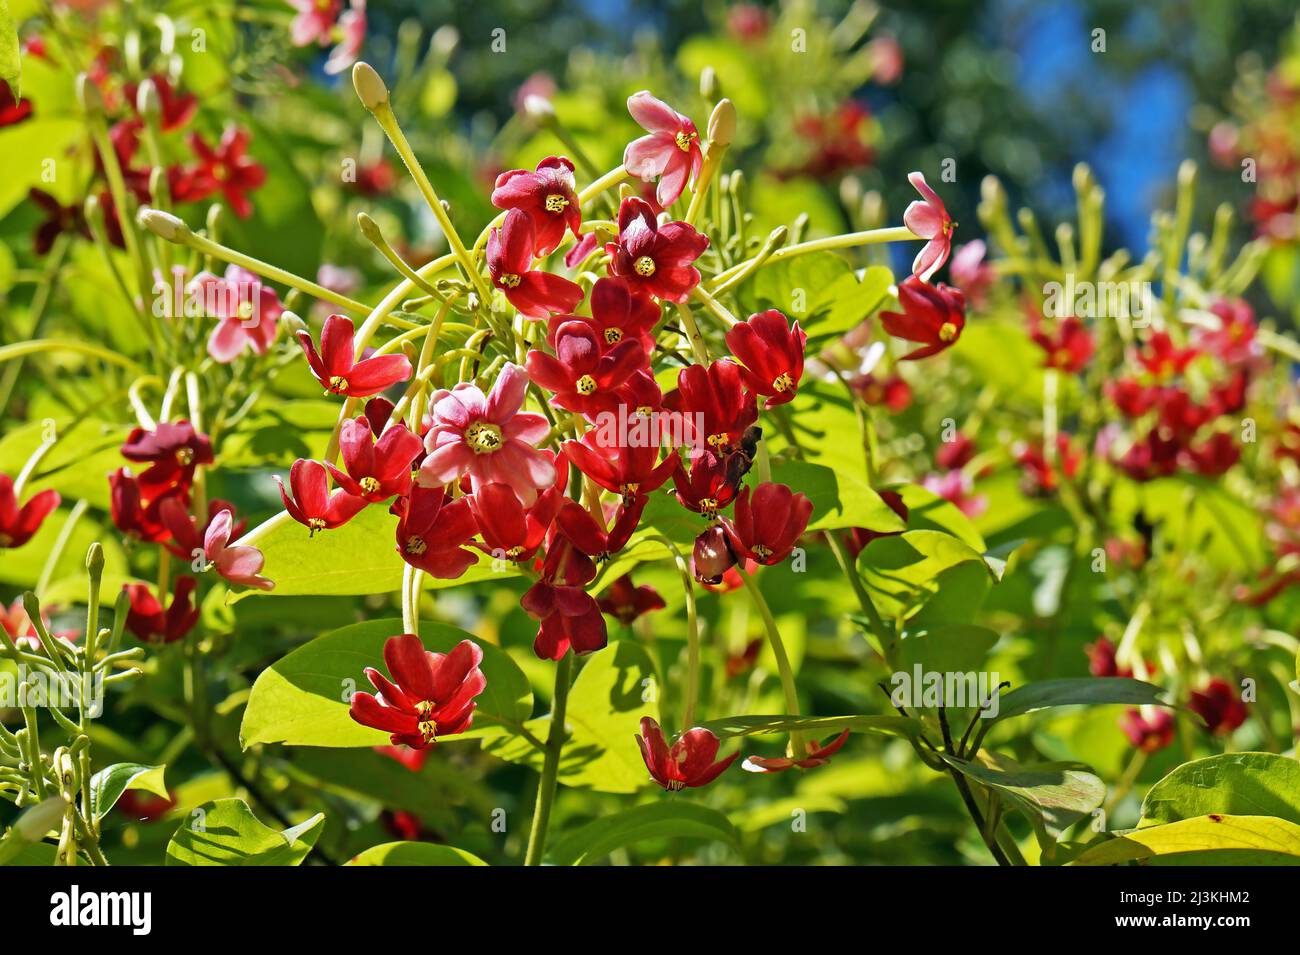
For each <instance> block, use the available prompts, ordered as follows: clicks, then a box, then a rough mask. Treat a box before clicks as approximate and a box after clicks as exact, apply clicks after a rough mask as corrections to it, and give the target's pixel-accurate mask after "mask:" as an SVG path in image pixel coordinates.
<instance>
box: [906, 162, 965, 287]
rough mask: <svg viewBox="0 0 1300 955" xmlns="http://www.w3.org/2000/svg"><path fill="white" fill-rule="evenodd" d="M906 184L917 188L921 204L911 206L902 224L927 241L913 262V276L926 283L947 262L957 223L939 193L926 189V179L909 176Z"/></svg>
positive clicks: (916, 175) (913, 175)
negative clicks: (953, 231) (949, 215)
mask: <svg viewBox="0 0 1300 955" xmlns="http://www.w3.org/2000/svg"><path fill="white" fill-rule="evenodd" d="M907 181H908V182H910V183H911V184H912V185H913V186H915V187H916V191H917V192H919V193H920V194H921V197H922V199H924V200H925V201H924V202H913V203H912V204H911V205H910V206H908V207H907V211H906V212H904V213H903V223H904V224H905V225H906V226H907V227H908V228H909V229H911V230H912V232H913V233H915V234H916V235H918V236H920V237H921V238H922V239H927V240H929V241H927V242H926V243H925V245H924V246H923V247H922V248H921V251H920V252H918V253H917V254H916V259H915V260H913V262H912V274H913V275H915V276H917V277H918V278H920V279H921V280H922V281H928V280H929V278H930V276H931V275H933V274H934V273H935V272H936V271H937V270H938V269H939V267H940V266H942V265H943V263H945V262H947V261H948V252H949V251H950V250H951V248H952V230H953V229H954V227H955V225H956V223H954V222H953V221H952V219H950V218H949V217H948V209H947V208H946V207H945V206H944V204H943V200H942V199H940V198H939V195H938V193H936V192H935V191H934V190H933V189H931V188H930V187H929V185H928V184H927V183H926V181H925V176H923V175H921V173H919V172H914V173H910V174H909V175H908V177H907Z"/></svg>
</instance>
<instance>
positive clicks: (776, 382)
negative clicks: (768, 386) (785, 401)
mask: <svg viewBox="0 0 1300 955" xmlns="http://www.w3.org/2000/svg"><path fill="white" fill-rule="evenodd" d="M772 388H773V389H774V390H775V391H776V393H777V394H778V395H783V394H785V393H786V392H787V391H793V390H794V379H793V378H791V377H790V373H789V372H785V371H783V372H781V374H779V375H777V376H776V377H775V378H774V379H772Z"/></svg>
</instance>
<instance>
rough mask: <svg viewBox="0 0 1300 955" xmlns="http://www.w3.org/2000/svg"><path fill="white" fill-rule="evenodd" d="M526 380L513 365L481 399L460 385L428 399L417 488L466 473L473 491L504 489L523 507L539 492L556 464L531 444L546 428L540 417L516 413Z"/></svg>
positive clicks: (471, 387)
mask: <svg viewBox="0 0 1300 955" xmlns="http://www.w3.org/2000/svg"><path fill="white" fill-rule="evenodd" d="M527 387H528V376H527V375H526V374H525V373H524V370H523V369H522V368H520V367H519V366H518V365H514V364H507V365H505V367H503V368H502V369H501V374H500V375H498V376H497V380H496V382H495V383H494V384H493V385H492V391H491V392H489V393H488V394H486V395H484V394H483V392H482V391H481V390H480V389H479V388H478V387H477V386H476V385H472V384H469V383H468V382H461V383H460V384H459V385H457V386H456V387H455V388H454V389H452V390H451V391H447V390H446V389H445V388H444V389H442V390H439V391H437V392H435V393H434V395H433V397H432V398H431V399H430V400H429V406H430V412H431V414H432V417H433V427H432V428H430V429H429V433H428V435H427V436H426V437H425V441H424V446H425V449H426V450H427V451H428V455H427V456H426V457H425V459H424V463H423V464H422V465H420V473H419V474H418V475H417V477H416V483H417V484H420V485H423V486H425V487H435V486H437V485H440V484H446V483H448V482H449V481H454V480H456V479H457V478H459V477H461V476H462V475H465V474H468V475H469V477H470V482H471V484H472V486H473V488H474V491H475V492H477V491H478V489H479V487H480V486H481V485H485V484H491V483H493V482H495V483H498V484H508V485H510V487H511V488H513V489H514V492H515V495H516V496H517V497H518V498H519V501H520V503H522V504H523V505H524V506H525V507H527V506H529V505H531V504H532V503H533V501H534V500H535V499H536V498H537V490H538V488H544V487H547V486H549V485H551V484H552V483H554V481H555V464H554V462H553V461H552V459H551V457H550V456H549V455H548V454H547V453H546V452H545V451H539V450H538V449H537V448H536V447H535V445H536V444H537V442H539V441H541V440H542V439H543V438H545V437H546V435H547V433H548V432H549V431H550V424H549V423H548V422H547V420H546V418H545V417H544V416H543V415H540V414H536V413H534V412H531V411H521V410H520V408H522V407H523V403H524V392H525V390H526V389H527Z"/></svg>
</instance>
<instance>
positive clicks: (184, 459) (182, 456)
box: [176, 448, 194, 468]
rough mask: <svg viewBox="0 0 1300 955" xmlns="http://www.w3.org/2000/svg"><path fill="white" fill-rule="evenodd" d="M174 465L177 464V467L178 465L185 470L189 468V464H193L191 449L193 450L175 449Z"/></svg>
mask: <svg viewBox="0 0 1300 955" xmlns="http://www.w3.org/2000/svg"><path fill="white" fill-rule="evenodd" d="M176 463H177V464H179V465H180V466H181V467H183V468H187V467H189V466H190V465H191V464H193V463H194V449H193V448H177V449H176Z"/></svg>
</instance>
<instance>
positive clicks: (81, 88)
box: [77, 73, 104, 116]
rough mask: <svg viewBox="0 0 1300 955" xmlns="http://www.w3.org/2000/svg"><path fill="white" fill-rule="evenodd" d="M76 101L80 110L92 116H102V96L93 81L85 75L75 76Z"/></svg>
mask: <svg viewBox="0 0 1300 955" xmlns="http://www.w3.org/2000/svg"><path fill="white" fill-rule="evenodd" d="M77 101H78V102H80V103H81V108H82V109H83V110H85V112H86V113H88V114H89V115H92V116H102V115H103V114H104V96H103V94H102V93H100V91H99V87H98V86H97V85H96V84H95V81H94V80H92V79H91V78H90V76H88V75H87V74H85V73H78V74H77Z"/></svg>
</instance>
